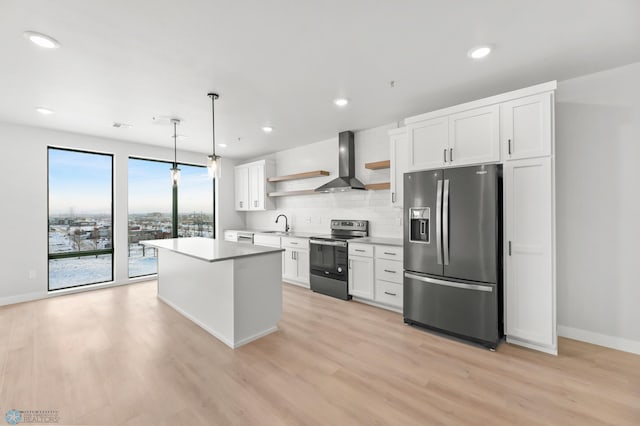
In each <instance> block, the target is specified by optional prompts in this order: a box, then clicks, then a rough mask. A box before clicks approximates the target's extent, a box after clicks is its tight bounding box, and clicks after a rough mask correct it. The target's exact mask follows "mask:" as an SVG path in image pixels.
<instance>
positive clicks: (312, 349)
mask: <svg viewBox="0 0 640 426" xmlns="http://www.w3.org/2000/svg"><path fill="white" fill-rule="evenodd" d="M11 408H16V409H22V410H58V411H59V414H60V424H83V425H84V424H87V425H89V424H100V425H116V424H127V425H129V424H131V425H134V424H135V425H189V426H192V425H217V424H220V425H230V424H248V425H278V424H308V425H356V424H364V425H381V424H389V425H431V424H434V425H435V424H454V425H466V424H469V425H475V424H478V425H503V424H504V425H513V424H527V425H529V424H531V425H537V424H540V425H549V424H558V425H591V424H594V425H595V424H616V425H622V424H629V425H638V424H640V356H637V355H632V354H628V353H623V352H618V351H614V350H609V349H605V348H601V347H598V346H593V345H589V344H585V343H580V342H576V341H572V340H567V339H561V340H560V356H558V357H553V356H550V355H546V354H542V353H537V352H534V351H530V350H527V349H524V348H519V347H516V346H511V345H507V344H502V345H501V346H500V347H499V348H498V351H497V352H496V353H492V352H489V351H487V350H484V349H481V348H477V347H472V346H469V345H466V344H464V343H460V342H456V341H452V340H449V339H446V338H443V337H440V336H436V335H433V334H430V333H427V332H424V331H421V330H418V329H415V328H412V327H408V326H405V325H403V323H402V318H401V316H400V315H399V314H395V313H392V312H388V311H385V310H381V309H377V308H374V307H370V306H367V305H363V304H359V303H355V302H350V303H349V302H343V301H340V300H336V299H331V298H328V297H325V296H321V295H317V294H314V293H312V292H310V291H309V290H305V289H301V288H297V287H293V286H290V285H285V286H284V313H283V318H282V320H281V322H280V331H278V332H277V333H274V334H271V335H269V336H267V337H265V338H263V339H260V340H258V341H255V342H253V343H250V344H248V345H246V346H244V347H241V348H240V349H237V350H235V351H233V350H231V349H229V348H228V347H227V346H225V345H224V344H222V343H221V342H219V341H217V340H216V339H215V338H213V337H211V336H210V335H208V334H207V333H206V332H204V331H203V330H201V329H200V328H199V327H198V326H196V325H195V324H193V323H191V322H190V321H188V320H186V319H184V318H183V317H182V316H180V315H179V314H178V313H177V312H175V311H174V310H172V309H171V308H169V307H168V306H166V305H164V304H163V303H162V302H160V301H159V300H158V299H157V298H156V285H155V282H153V281H152V282H148V283H142V284H135V285H129V286H123V287H115V288H111V289H107V290H99V291H93V292H86V293H81V294H74V295H69V296H63V297H56V298H52V299H47V300H41V301H36V302H30V303H23V304H19V305H12V306H6V307H2V308H0V414H1V417H0V419H2V418H3V417H4V414H5V413H6V411H7V410H9V409H11Z"/></svg>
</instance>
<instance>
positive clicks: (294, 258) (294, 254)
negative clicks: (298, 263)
mask: <svg viewBox="0 0 640 426" xmlns="http://www.w3.org/2000/svg"><path fill="white" fill-rule="evenodd" d="M293 260H298V252H297V251H294V252H293Z"/></svg>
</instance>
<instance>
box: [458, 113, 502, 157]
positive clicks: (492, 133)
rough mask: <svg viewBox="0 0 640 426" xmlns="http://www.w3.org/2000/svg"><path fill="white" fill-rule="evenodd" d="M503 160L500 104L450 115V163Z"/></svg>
mask: <svg viewBox="0 0 640 426" xmlns="http://www.w3.org/2000/svg"><path fill="white" fill-rule="evenodd" d="M495 161H500V106H499V105H491V106H488V107H483V108H476V109H472V110H469V111H464V112H461V113H458V114H453V115H451V116H450V117H449V152H448V153H447V165H451V166H462V165H465V164H479V163H490V162H495Z"/></svg>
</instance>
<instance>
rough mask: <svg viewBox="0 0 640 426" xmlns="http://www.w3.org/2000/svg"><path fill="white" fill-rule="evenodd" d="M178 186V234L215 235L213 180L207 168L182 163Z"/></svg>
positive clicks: (189, 235)
mask: <svg viewBox="0 0 640 426" xmlns="http://www.w3.org/2000/svg"><path fill="white" fill-rule="evenodd" d="M180 170H181V172H180V185H179V186H178V236H179V237H207V238H214V235H213V180H212V179H211V178H210V177H209V174H208V173H207V168H206V167H202V166H191V165H187V164H180Z"/></svg>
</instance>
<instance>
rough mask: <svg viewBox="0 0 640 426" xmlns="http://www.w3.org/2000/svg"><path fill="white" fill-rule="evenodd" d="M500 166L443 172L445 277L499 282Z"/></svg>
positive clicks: (462, 168)
mask: <svg viewBox="0 0 640 426" xmlns="http://www.w3.org/2000/svg"><path fill="white" fill-rule="evenodd" d="M499 167H500V166H498V165H483V166H472V167H461V168H454V169H445V170H444V172H443V179H444V185H443V202H442V205H443V212H442V216H443V218H442V239H443V243H442V246H443V259H444V276H445V277H450V278H455V279H462V280H470V281H480V282H486V283H497V282H498V277H497V273H498V256H499V217H500V213H501V212H500V208H499V197H500V188H499V185H498V178H499V173H500V170H499ZM405 269H409V268H405ZM413 270H414V271H419V270H418V269H413Z"/></svg>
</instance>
